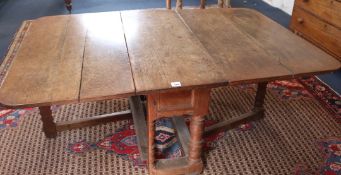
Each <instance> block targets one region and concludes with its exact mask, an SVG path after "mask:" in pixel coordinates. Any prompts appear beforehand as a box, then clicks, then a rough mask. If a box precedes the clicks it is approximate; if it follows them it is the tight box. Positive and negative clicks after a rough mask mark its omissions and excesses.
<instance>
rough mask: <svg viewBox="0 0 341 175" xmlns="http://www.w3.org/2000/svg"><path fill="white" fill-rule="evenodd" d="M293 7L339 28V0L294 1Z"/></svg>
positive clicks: (340, 9) (340, 18) (340, 6)
mask: <svg viewBox="0 0 341 175" xmlns="http://www.w3.org/2000/svg"><path fill="white" fill-rule="evenodd" d="M295 7H301V8H303V9H304V10H306V11H309V12H310V13H312V14H314V15H316V16H317V17H319V18H321V19H323V20H325V21H328V22H329V23H331V24H332V25H335V26H338V27H340V28H341V0H296V1H295Z"/></svg>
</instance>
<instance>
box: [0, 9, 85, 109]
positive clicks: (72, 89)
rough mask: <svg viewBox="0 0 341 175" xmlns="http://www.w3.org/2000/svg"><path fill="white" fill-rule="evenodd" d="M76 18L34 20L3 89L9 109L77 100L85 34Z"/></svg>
mask: <svg viewBox="0 0 341 175" xmlns="http://www.w3.org/2000/svg"><path fill="white" fill-rule="evenodd" d="M79 23H80V21H79V20H78V19H77V18H75V17H73V16H52V17H44V18H40V19H37V20H34V21H33V22H32V23H31V26H30V28H29V31H28V32H27V34H26V36H25V38H24V40H23V41H22V45H21V47H20V49H19V52H18V53H17V56H16V57H15V58H14V61H13V63H12V65H11V67H10V69H9V72H8V74H7V77H6V79H5V81H4V83H3V85H2V87H1V91H0V99H1V102H2V103H4V104H5V105H9V106H20V105H25V104H36V105H37V104H44V105H47V104H56V103H65V102H75V101H77V100H78V92H79V85H80V79H81V65H82V57H83V44H84V42H82V41H84V39H85V30H83V29H82V28H81V27H80V24H79Z"/></svg>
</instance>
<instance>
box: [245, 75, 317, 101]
mask: <svg viewBox="0 0 341 175" xmlns="http://www.w3.org/2000/svg"><path fill="white" fill-rule="evenodd" d="M238 87H239V88H241V89H242V90H245V91H247V92H255V91H256V90H257V85H256V84H243V85H238ZM267 88H268V89H269V90H270V92H272V93H273V94H275V95H276V96H277V97H278V98H279V99H281V100H297V99H302V98H312V95H311V94H310V93H309V91H308V90H307V89H306V88H305V87H304V86H303V85H302V84H301V83H300V82H299V81H298V80H296V79H293V80H276V81H272V82H269V83H268V85H267Z"/></svg>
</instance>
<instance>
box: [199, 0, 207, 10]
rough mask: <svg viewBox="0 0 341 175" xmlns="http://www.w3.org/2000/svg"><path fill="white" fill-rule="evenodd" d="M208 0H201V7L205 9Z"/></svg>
mask: <svg viewBox="0 0 341 175" xmlns="http://www.w3.org/2000/svg"><path fill="white" fill-rule="evenodd" d="M205 6H206V0H200V9H205Z"/></svg>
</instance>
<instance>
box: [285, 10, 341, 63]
mask: <svg viewBox="0 0 341 175" xmlns="http://www.w3.org/2000/svg"><path fill="white" fill-rule="evenodd" d="M290 28H291V29H293V30H294V31H296V32H298V33H299V34H301V35H302V36H303V37H304V38H306V39H307V40H309V41H311V42H313V43H314V44H316V45H317V46H319V47H321V48H322V49H325V50H326V51H327V52H329V53H331V54H332V55H334V56H336V58H338V59H339V60H340V59H341V30H340V29H339V28H336V27H335V26H332V25H330V24H328V23H325V22H324V21H322V20H320V19H319V18H316V17H315V16H313V15H311V14H310V13H308V12H306V11H304V10H302V9H301V8H298V7H295V8H294V10H293V16H292V18H291V24H290Z"/></svg>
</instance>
